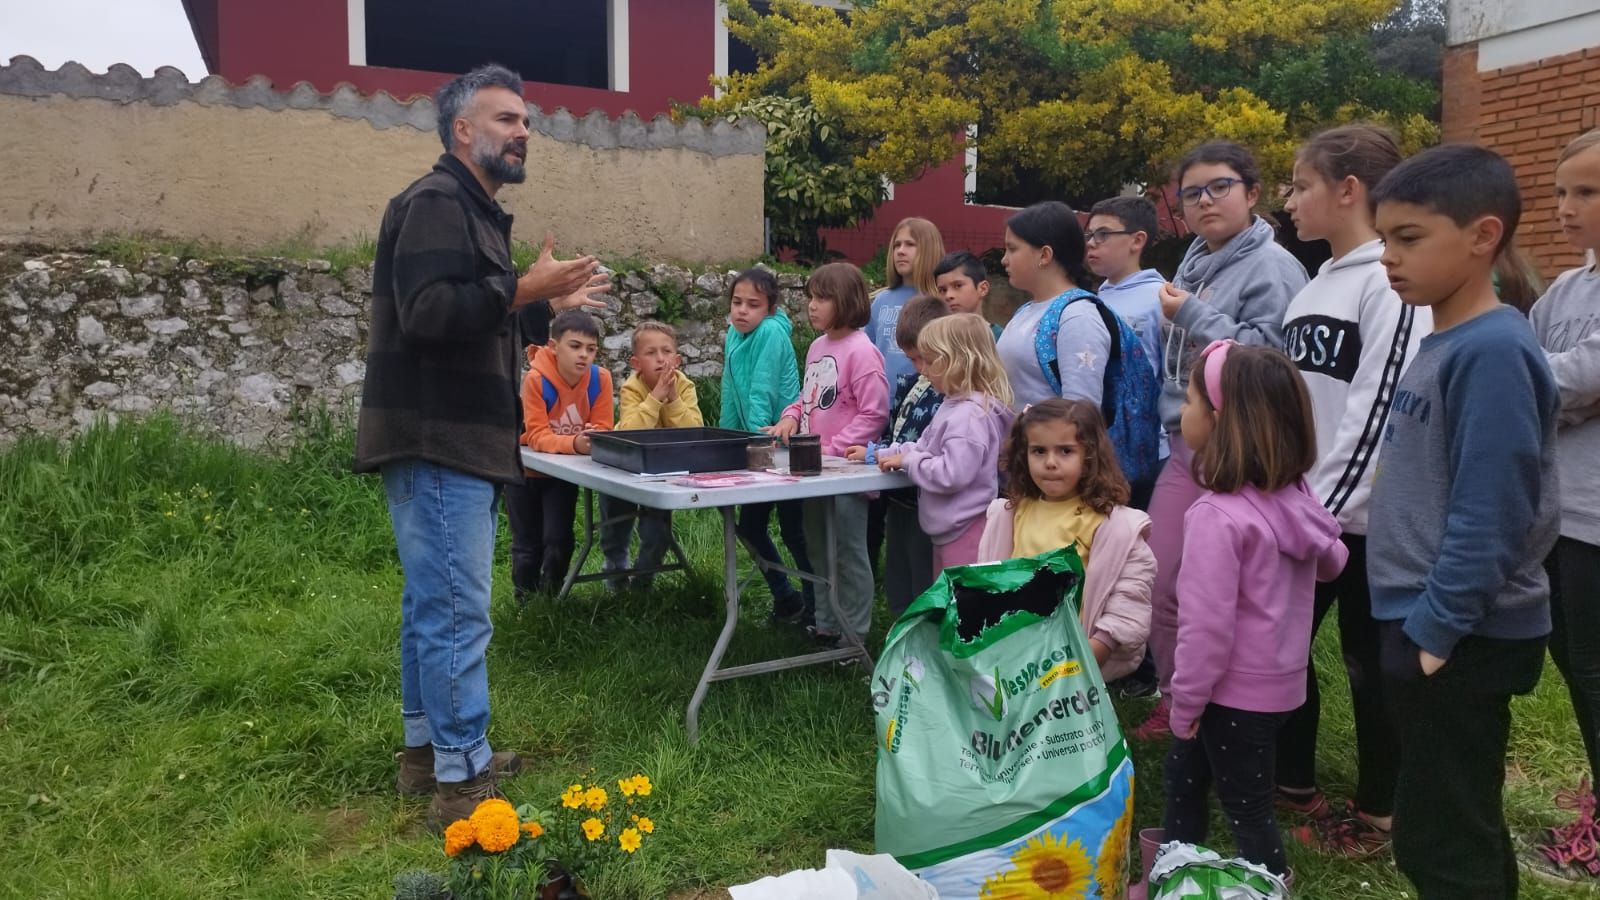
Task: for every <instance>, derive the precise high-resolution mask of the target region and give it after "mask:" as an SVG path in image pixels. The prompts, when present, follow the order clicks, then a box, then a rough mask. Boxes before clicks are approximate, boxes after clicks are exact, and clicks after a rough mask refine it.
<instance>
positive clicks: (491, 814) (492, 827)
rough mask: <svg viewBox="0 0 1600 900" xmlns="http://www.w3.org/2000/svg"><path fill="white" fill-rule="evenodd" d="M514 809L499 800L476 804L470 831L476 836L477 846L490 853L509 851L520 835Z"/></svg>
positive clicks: (494, 799) (493, 799)
mask: <svg viewBox="0 0 1600 900" xmlns="http://www.w3.org/2000/svg"><path fill="white" fill-rule="evenodd" d="M518 825H519V823H518V821H517V810H516V807H514V806H512V805H511V804H510V803H509V802H507V801H505V800H501V799H499V798H491V799H488V800H485V801H483V802H482V803H479V804H478V808H477V809H475V810H473V811H472V829H473V831H474V832H475V833H476V834H477V836H478V846H480V847H482V848H483V849H485V850H487V851H489V852H490V853H501V852H504V851H506V850H509V849H511V845H513V844H515V843H516V842H517V837H518V835H519V834H520V828H519V827H518Z"/></svg>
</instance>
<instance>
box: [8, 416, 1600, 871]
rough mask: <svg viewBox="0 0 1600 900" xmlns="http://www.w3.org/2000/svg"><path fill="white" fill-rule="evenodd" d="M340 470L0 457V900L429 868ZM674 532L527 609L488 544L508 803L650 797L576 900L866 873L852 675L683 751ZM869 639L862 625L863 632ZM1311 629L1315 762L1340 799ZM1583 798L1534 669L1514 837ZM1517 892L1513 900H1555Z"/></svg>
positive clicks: (682, 632) (393, 565)
mask: <svg viewBox="0 0 1600 900" xmlns="http://www.w3.org/2000/svg"><path fill="white" fill-rule="evenodd" d="M350 457H351V444H350V435H349V433H348V431H347V430H345V429H343V428H339V427H333V426H323V427H321V428H317V429H313V431H312V432H311V433H308V434H307V436H306V437H305V439H304V440H303V441H302V443H301V444H300V445H299V446H297V447H296V448H294V449H293V450H292V451H291V452H289V453H288V454H287V455H286V456H285V457H284V458H281V459H273V458H268V457H263V456H255V455H251V454H247V453H244V452H241V451H237V450H234V449H231V448H229V447H227V446H225V445H223V444H220V443H217V442H211V441H206V440H202V439H198V438H195V437H192V436H190V435H188V434H185V433H184V432H182V431H181V430H180V429H178V428H177V427H175V426H174V425H172V424H171V423H170V422H164V421H155V422H151V423H146V424H143V425H137V426H118V427H113V428H106V429H101V430H97V431H94V432H92V433H90V434H89V435H87V436H85V437H84V438H82V439H80V440H78V441H76V442H73V443H71V444H65V445H58V444H53V443H49V442H43V441H35V440H25V441H23V442H22V443H20V444H17V445H16V446H14V447H13V448H11V449H10V450H8V451H5V452H4V453H3V454H0V760H4V763H3V765H0V772H3V774H0V822H3V823H4V828H3V830H4V833H5V835H6V837H5V839H4V840H3V841H0V871H4V872H5V873H6V874H5V876H4V877H0V895H4V896H18V897H100V896H105V897H222V896H239V897H385V896H388V895H389V894H390V892H391V888H390V883H391V878H392V877H393V875H394V874H395V873H396V872H397V871H399V870H402V869H407V868H414V867H432V868H437V869H441V870H442V869H443V865H444V861H445V860H444V857H443V854H442V852H441V849H440V844H439V842H438V841H437V840H436V839H435V838H432V837H430V836H428V835H427V834H425V833H424V832H423V830H422V828H421V826H420V823H421V820H422V817H423V813H424V810H425V808H426V801H425V800H421V799H413V800H403V799H400V798H399V797H397V796H396V795H395V793H394V791H393V788H392V779H393V776H394V763H393V761H392V759H391V756H392V754H393V753H394V751H395V750H397V749H398V745H399V742H400V723H399V716H398V712H399V676H398V659H397V653H396V641H397V635H398V628H399V602H398V598H399V592H400V583H401V581H400V572H399V565H398V563H397V561H396V558H395V554H394V545H393V539H392V537H391V534H390V532H389V524H388V518H387V514H386V512H385V510H384V506H383V500H382V495H381V491H380V489H379V484H378V482H377V480H376V479H373V478H364V477H355V476H353V475H350V474H348V472H349V461H350ZM677 523H678V525H677V528H678V534H679V536H680V539H681V540H682V541H683V543H684V546H685V549H686V550H687V551H688V552H689V554H690V556H691V558H692V559H693V560H694V562H695V563H696V571H695V573H694V574H693V575H692V576H690V577H683V576H676V575H675V576H667V577H664V578H663V579H662V580H661V581H660V582H658V585H659V589H658V590H656V591H654V592H652V593H651V594H650V595H649V596H627V597H611V596H609V595H607V596H602V595H601V594H600V588H599V587H598V586H594V587H589V588H584V589H580V592H579V596H578V597H577V598H575V599H574V600H572V601H569V602H567V603H564V604H561V605H550V604H543V605H539V604H536V605H533V606H531V607H530V608H528V609H526V610H519V609H518V608H517V607H516V605H515V604H514V603H513V602H512V601H511V597H510V590H509V584H508V583H507V578H505V577H504V576H503V573H504V572H505V571H506V569H505V564H504V546H503V545H504V543H505V534H504V530H503V529H502V534H501V542H502V553H501V564H500V568H499V569H498V570H497V575H498V576H501V577H497V579H496V584H495V606H494V618H495V626H496V634H495V639H494V642H493V644H492V645H491V648H490V655H489V665H490V689H491V691H492V694H493V699H492V704H493V710H494V723H493V726H492V730H491V733H490V734H491V739H492V741H493V743H494V745H495V746H496V747H500V748H515V749H518V750H521V751H522V752H523V754H524V757H525V759H526V760H527V761H528V763H529V769H528V770H527V771H526V772H525V774H523V775H522V776H520V777H518V778H517V779H515V780H513V781H510V782H508V783H507V784H506V789H507V792H508V793H509V794H510V796H511V798H512V799H513V801H515V802H523V801H533V802H540V803H546V804H548V803H550V802H551V801H552V800H553V798H555V797H556V796H557V795H558V794H559V792H560V791H561V789H562V788H563V787H564V786H565V785H566V784H568V783H569V782H571V781H573V780H576V779H581V778H589V777H594V778H615V777H618V776H622V775H626V774H631V773H632V772H634V771H643V772H646V773H648V774H649V775H650V776H651V777H652V778H653V779H654V782H655V784H656V788H657V789H656V792H655V795H654V796H653V797H652V798H651V799H652V800H653V801H654V809H653V818H654V819H655V821H656V822H657V826H658V827H657V831H656V834H655V836H654V838H655V839H654V840H653V841H651V842H650V843H649V844H647V845H646V849H645V851H643V852H641V853H640V854H639V855H638V856H637V857H635V858H633V859H632V860H630V861H629V864H628V865H624V866H617V867H615V868H612V869H607V870H603V871H601V872H599V873H597V875H596V877H595V878H594V879H593V882H592V886H593V887H594V889H595V892H596V896H597V897H601V898H605V900H616V898H664V897H699V896H705V897H714V896H721V892H720V891H719V890H717V889H718V888H721V887H725V886H727V885H730V884H738V883H742V882H744V881H749V880H754V879H755V878H757V877H760V876H762V875H767V874H775V873H780V872H783V871H787V870H789V869H793V868H797V867H804V866H817V865H820V864H821V862H822V855H823V851H824V850H825V849H827V848H828V847H845V848H851V849H856V850H863V851H869V852H870V850H871V847H872V817H873V799H872V786H873V765H874V745H873V733H872V717H871V710H870V706H869V704H868V702H867V697H866V690H865V677H864V675H863V673H860V672H854V673H852V672H848V671H845V670H841V669H839V668H837V667H833V666H821V667H813V668H811V669H806V670H801V671H797V672H789V673H782V674H779V675H773V676H763V677H756V678H749V679H742V680H737V681H732V682H726V683H721V684H717V685H714V686H712V688H711V693H710V695H709V697H708V699H707V701H706V703H705V706H704V708H703V710H702V713H701V725H702V731H703V736H702V740H701V741H700V743H699V744H698V745H695V746H690V744H689V743H688V741H687V739H686V738H685V735H684V727H683V712H684V706H685V704H686V703H687V702H688V698H689V694H690V692H691V691H692V690H693V688H694V685H695V682H696V680H697V678H698V677H699V673H700V670H701V668H702V667H703V666H704V664H705V658H706V654H707V653H708V652H709V649H710V647H711V645H712V642H713V641H714V640H715V637H716V634H717V631H718V629H719V628H720V626H721V599H720V598H721V584H720V574H719V573H720V571H721V563H720V559H721V533H720V524H719V521H718V518H717V517H716V515H715V514H714V513H692V514H680V515H679V517H678V519H677ZM595 601H598V606H597V607H596V606H595V605H594V602H595ZM765 602H766V595H765V589H764V588H761V589H759V591H758V592H757V593H756V594H755V595H754V596H752V597H751V600H750V603H749V604H748V609H747V610H746V612H745V622H744V623H742V625H741V627H740V629H739V631H738V633H737V634H736V636H735V639H734V644H733V649H732V651H731V652H730V654H729V660H728V661H729V662H730V663H739V662H747V661H754V660H757V659H761V658H765V657H767V656H771V655H776V654H779V653H784V652H793V651H797V650H800V649H802V647H803V639H802V638H800V637H799V636H798V635H796V634H794V633H791V632H775V631H773V630H771V629H769V628H768V627H767V626H766V624H765V617H766V612H767V610H766V608H765ZM591 614H592V621H591ZM886 625H887V622H886V621H885V618H884V616H883V615H882V614H881V610H880V615H879V616H878V618H877V628H876V629H875V631H876V635H878V636H881V634H882V632H883V630H884V628H885V627H886ZM1331 632H1332V628H1331V627H1330V628H1328V629H1325V633H1324V634H1323V636H1322V640H1321V641H1320V642H1319V645H1318V660H1319V662H1320V663H1322V673H1323V678H1324V685H1325V686H1324V698H1325V699H1324V720H1323V735H1324V738H1323V742H1322V743H1323V748H1322V763H1323V770H1324V778H1325V782H1326V783H1327V786H1328V787H1329V788H1330V789H1334V790H1337V791H1340V792H1345V791H1348V789H1349V782H1350V779H1351V776H1352V775H1353V749H1352V747H1351V746H1350V744H1351V741H1350V734H1351V724H1350V716H1349V709H1348V702H1347V699H1346V695H1345V690H1344V686H1343V683H1342V682H1343V675H1342V666H1340V665H1339V664H1338V661H1337V653H1336V648H1335V646H1334V645H1335V643H1336V642H1335V641H1334V640H1332V639H1331V638H1332V634H1331ZM1143 712H1144V707H1143V706H1142V705H1138V706H1133V707H1130V708H1126V709H1124V710H1123V715H1124V721H1125V722H1126V721H1128V720H1129V719H1130V718H1132V717H1135V716H1139V715H1142V713H1143ZM1134 753H1135V759H1136V761H1137V765H1138V768H1139V773H1140V776H1141V777H1140V780H1139V784H1140V787H1141V793H1140V795H1139V800H1138V807H1137V808H1138V813H1139V821H1138V825H1139V826H1140V827H1145V826H1149V825H1153V824H1155V823H1156V820H1157V819H1158V818H1159V815H1160V807H1161V799H1160V797H1159V795H1158V794H1157V793H1156V791H1155V790H1154V789H1153V788H1152V787H1151V786H1153V785H1158V784H1159V777H1158V775H1159V765H1160V753H1161V749H1160V748H1159V747H1156V746H1151V745H1135V746H1134ZM1583 769H1584V762H1583V756H1582V749H1581V746H1580V744H1579V741H1578V737H1577V733H1576V731H1575V728H1574V726H1573V717H1572V712H1571V709H1570V707H1569V705H1568V701H1567V699H1566V694H1565V690H1564V687H1563V686H1562V684H1561V681H1560V679H1559V677H1558V676H1557V675H1556V673H1555V670H1554V669H1553V668H1551V669H1549V670H1548V672H1547V675H1546V678H1545V679H1544V681H1543V683H1542V684H1541V685H1540V687H1539V690H1538V692H1537V693H1536V694H1534V695H1533V696H1532V697H1529V698H1525V699H1523V700H1522V701H1521V702H1519V703H1518V704H1517V707H1516V730H1515V733H1514V735H1513V740H1512V760H1511V769H1510V774H1509V782H1510V786H1509V790H1508V798H1507V804H1508V806H1509V809H1510V815H1511V817H1512V820H1513V823H1514V827H1517V828H1528V827H1533V826H1536V825H1539V824H1542V823H1548V822H1554V821H1558V820H1559V816H1557V815H1556V811H1555V810H1553V809H1552V807H1551V804H1550V796H1551V795H1552V794H1553V793H1554V792H1555V791H1556V790H1557V789H1559V788H1564V787H1571V786H1572V785H1573V784H1574V783H1575V781H1576V779H1577V776H1578V775H1579V774H1581V773H1582V771H1583ZM591 773H593V775H592V776H591ZM1290 854H1291V863H1292V864H1293V865H1294V867H1295V869H1296V872H1297V879H1298V882H1299V886H1300V887H1302V890H1300V891H1298V892H1297V896H1302V897H1318V898H1322V897H1326V898H1345V897H1381V898H1394V897H1400V896H1402V894H1403V892H1404V891H1405V890H1406V889H1407V888H1406V886H1405V885H1404V883H1403V881H1402V880H1401V879H1399V878H1398V876H1397V875H1396V874H1395V872H1394V870H1393V868H1392V866H1390V865H1389V864H1388V863H1387V862H1372V863H1364V864H1362V863H1350V862H1333V861H1327V860H1323V859H1319V858H1318V857H1316V856H1314V855H1312V854H1309V853H1305V852H1298V851H1296V850H1294V849H1291V851H1290ZM1524 882H1525V883H1524V892H1523V896H1524V897H1534V898H1540V897H1556V896H1564V894H1563V893H1561V892H1559V891H1558V890H1555V889H1551V888H1548V887H1545V886H1544V885H1542V884H1533V883H1529V880H1528V879H1525V880H1524Z"/></svg>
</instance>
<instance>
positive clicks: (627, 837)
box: [617, 828, 642, 853]
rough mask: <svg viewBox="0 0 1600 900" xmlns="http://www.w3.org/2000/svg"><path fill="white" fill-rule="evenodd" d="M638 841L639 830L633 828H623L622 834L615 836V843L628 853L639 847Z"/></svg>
mask: <svg viewBox="0 0 1600 900" xmlns="http://www.w3.org/2000/svg"><path fill="white" fill-rule="evenodd" d="M640 843H642V842H641V840H640V838H639V832H638V831H637V830H636V829H633V828H624V829H623V830H622V836H621V837H618V838H617V844H618V845H619V846H620V847H622V849H623V850H626V851H627V852H629V853H632V852H633V851H635V850H637V849H639V844H640Z"/></svg>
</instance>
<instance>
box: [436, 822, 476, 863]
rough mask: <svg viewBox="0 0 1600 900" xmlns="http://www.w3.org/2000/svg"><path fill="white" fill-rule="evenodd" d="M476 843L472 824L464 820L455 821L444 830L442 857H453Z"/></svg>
mask: <svg viewBox="0 0 1600 900" xmlns="http://www.w3.org/2000/svg"><path fill="white" fill-rule="evenodd" d="M477 842H478V833H477V831H476V830H475V829H474V828H473V827H472V823H471V822H470V821H468V820H466V819H457V820H455V821H454V822H451V823H450V825H449V827H447V828H446V829H445V830H444V855H445V856H455V855H456V854H457V853H460V852H461V851H463V850H465V849H467V848H468V847H471V846H472V845H473V844H476V843H477Z"/></svg>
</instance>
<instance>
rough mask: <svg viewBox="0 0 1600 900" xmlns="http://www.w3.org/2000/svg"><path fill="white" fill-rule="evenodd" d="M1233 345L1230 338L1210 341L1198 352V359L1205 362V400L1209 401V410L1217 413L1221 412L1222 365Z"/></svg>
mask: <svg viewBox="0 0 1600 900" xmlns="http://www.w3.org/2000/svg"><path fill="white" fill-rule="evenodd" d="M1233 345H1234V341H1233V340H1232V339H1231V338H1223V339H1222V340H1220V341H1212V342H1211V343H1209V344H1207V345H1206V348H1205V349H1204V350H1201V351H1200V358H1201V359H1203V360H1205V361H1206V367H1205V377H1206V399H1208V400H1210V401H1211V408H1212V409H1214V410H1217V411H1218V412H1220V411H1221V410H1222V364H1223V362H1224V361H1226V360H1227V358H1228V348H1229V347H1232V346H1233ZM1212 351H1216V352H1214V353H1213V352H1212Z"/></svg>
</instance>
